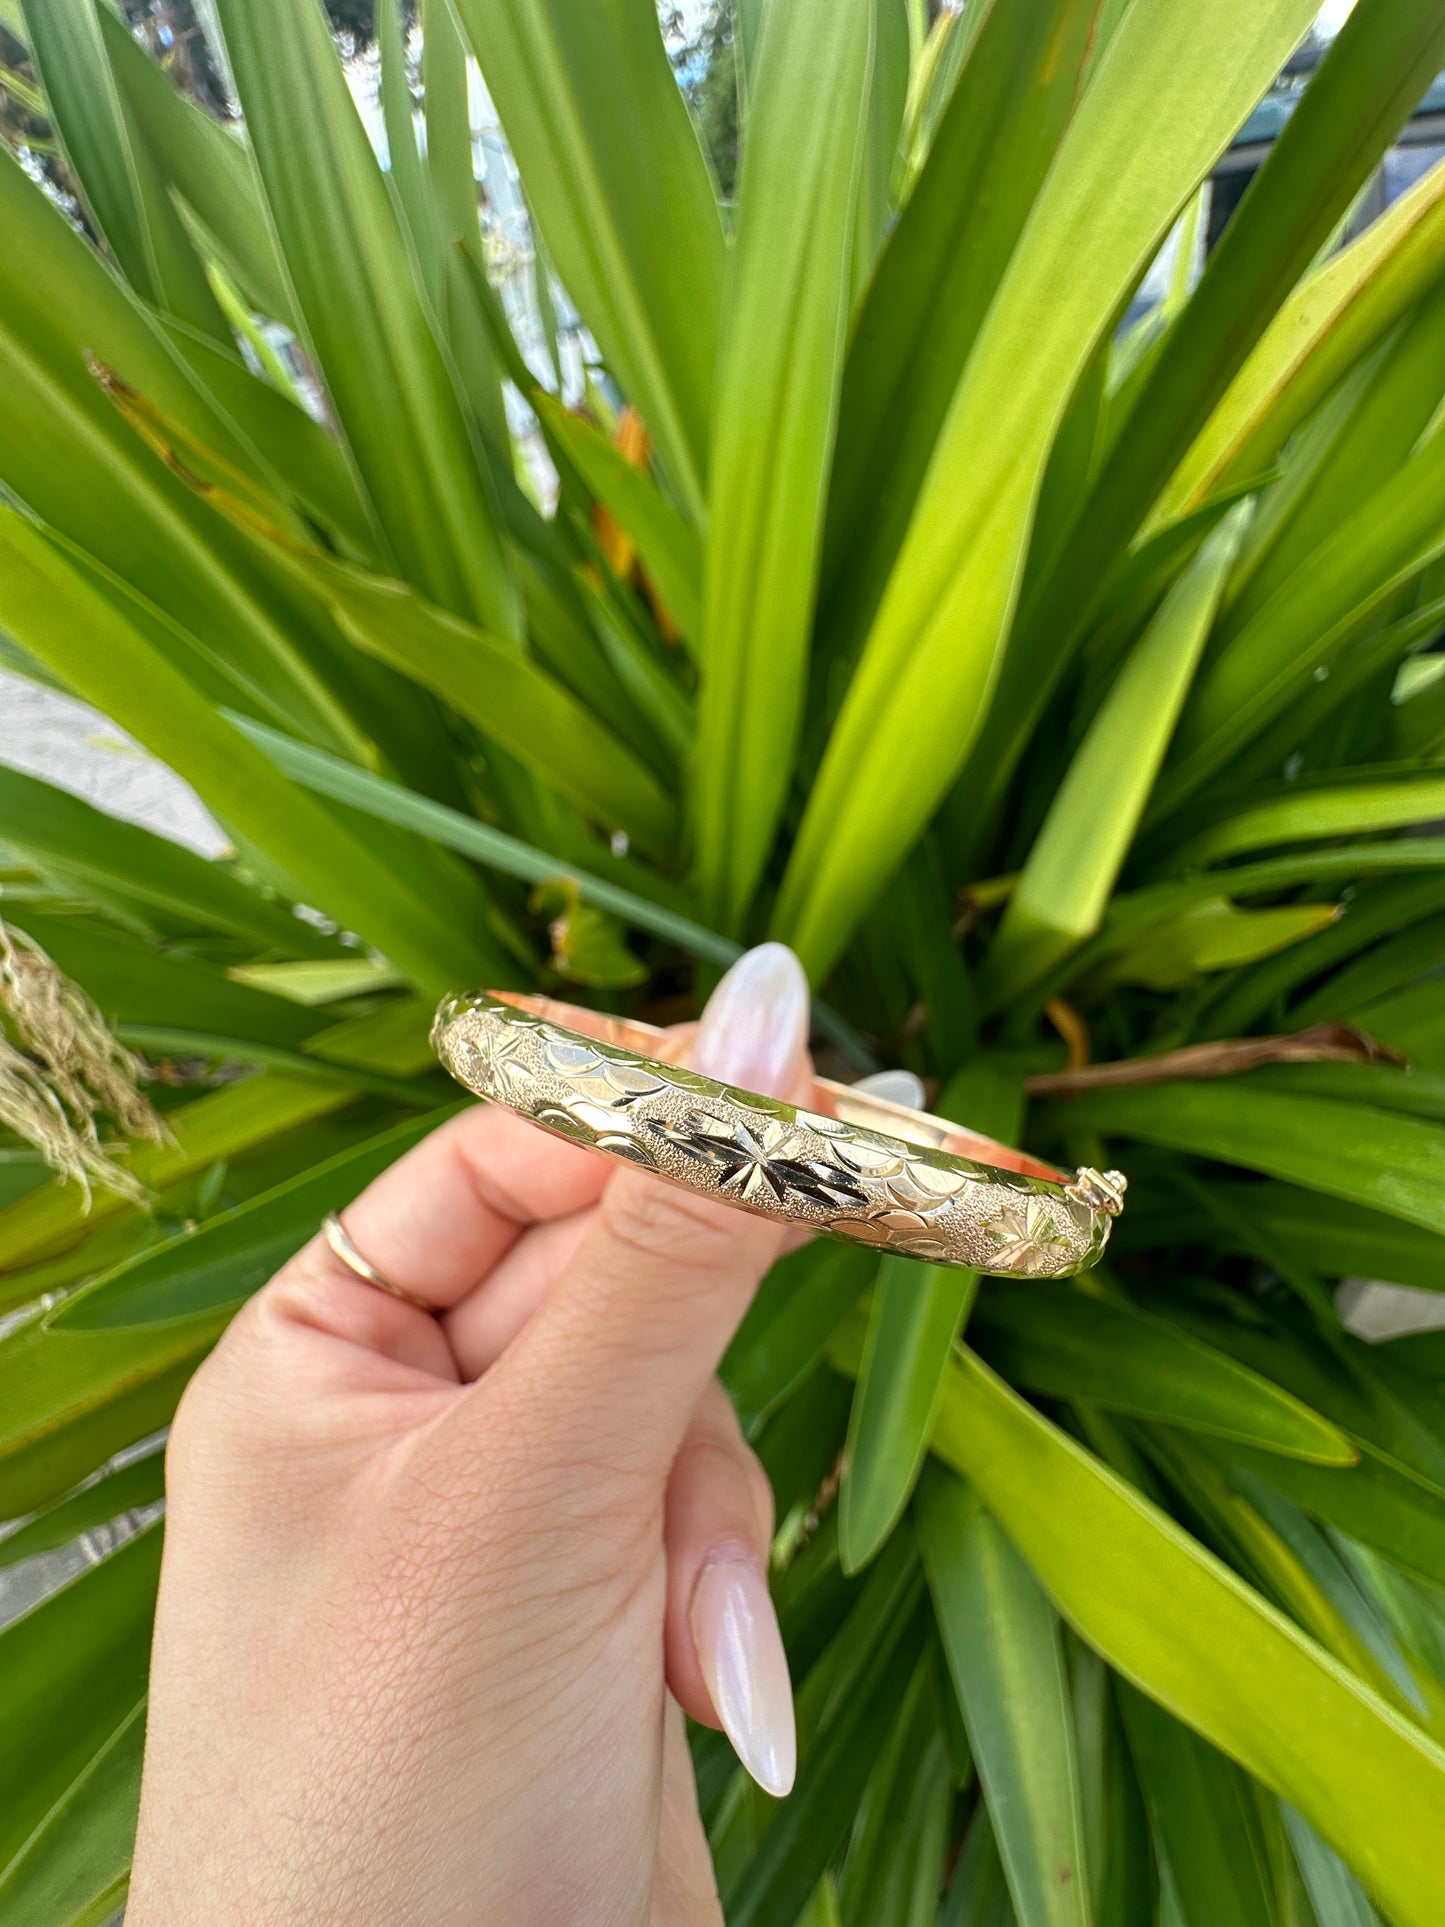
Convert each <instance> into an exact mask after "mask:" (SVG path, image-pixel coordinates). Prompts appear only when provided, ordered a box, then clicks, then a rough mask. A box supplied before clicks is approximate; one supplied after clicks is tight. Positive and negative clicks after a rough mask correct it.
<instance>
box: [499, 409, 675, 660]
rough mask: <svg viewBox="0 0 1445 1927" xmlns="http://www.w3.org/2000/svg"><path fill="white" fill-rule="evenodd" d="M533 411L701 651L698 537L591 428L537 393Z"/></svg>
mask: <svg viewBox="0 0 1445 1927" xmlns="http://www.w3.org/2000/svg"><path fill="white" fill-rule="evenodd" d="M532 405H533V407H534V408H535V409H536V410H537V413H538V415H539V416H540V417H541V419H542V420H543V421H544V422H545V423H546V425H547V427H548V428H549V429H550V430H551V432H552V434H553V435H554V436H555V437H556V438H557V440H558V441H559V442H560V443H561V445H562V447H563V448H564V449H565V450H566V451H567V454H568V455H569V456H570V457H571V459H572V461H573V462H574V463H575V464H576V466H577V472H578V474H579V475H580V476H581V477H582V479H583V481H585V482H586V484H587V486H588V488H589V489H591V491H592V493H593V494H594V495H595V496H596V497H597V500H598V501H599V502H600V503H601V504H602V506H603V507H604V508H605V509H606V510H607V512H608V514H609V515H610V516H611V517H612V519H613V520H614V521H615V522H616V523H617V525H618V527H619V528H621V529H623V530H625V532H626V533H627V534H628V535H630V536H631V538H632V540H633V541H634V542H635V543H636V544H637V553H638V555H639V556H640V557H641V558H642V566H643V567H644V568H645V569H646V571H647V573H648V575H649V576H650V577H651V578H652V581H653V584H654V585H655V587H656V589H657V592H658V594H659V595H660V596H661V597H662V600H663V602H664V604H665V605H666V607H667V611H668V613H669V615H671V616H672V618H673V620H674V621H675V622H676V624H677V626H678V628H679V630H680V631H681V632H682V635H683V637H684V638H685V640H686V641H687V642H688V643H689V644H690V645H691V646H692V647H693V649H694V650H696V649H697V647H698V644H699V642H700V639H701V636H702V587H701V585H702V546H701V544H700V543H699V541H698V537H697V533H696V531H695V530H694V529H692V528H691V527H690V526H689V525H688V523H687V522H686V520H685V519H684V518H683V517H682V516H681V515H680V514H679V513H678V511H677V510H676V509H675V508H674V507H673V505H672V503H671V502H669V501H668V499H667V497H666V496H665V495H664V494H663V493H662V491H661V490H660V489H659V488H658V487H657V485H656V483H655V482H653V481H652V480H650V479H649V477H648V476H647V475H646V474H645V473H644V472H643V471H642V470H641V469H638V468H634V467H633V465H632V463H631V462H629V461H628V459H627V457H626V456H625V455H624V454H623V453H622V452H621V450H620V449H617V448H614V447H613V445H612V443H611V442H609V441H608V439H607V437H606V436H605V435H602V434H600V433H599V432H598V431H597V429H595V428H594V427H593V426H592V424H591V423H590V422H588V421H586V420H584V419H583V417H582V416H580V415H576V414H574V413H572V411H571V410H570V409H567V408H563V407H562V405H561V404H560V402H557V401H555V400H554V399H553V398H552V397H551V396H550V395H546V394H541V393H535V392H534V393H533V395H532Z"/></svg>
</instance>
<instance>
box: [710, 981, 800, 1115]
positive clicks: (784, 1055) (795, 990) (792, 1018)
mask: <svg viewBox="0 0 1445 1927" xmlns="http://www.w3.org/2000/svg"><path fill="white" fill-rule="evenodd" d="M807 1043H808V980H807V978H806V977H805V976H804V975H803V966H802V965H801V964H800V963H799V962H798V960H797V958H796V957H795V956H794V955H793V953H792V951H791V950H789V948H788V946H787V945H786V944H785V943H761V944H759V945H758V947H757V949H756V950H749V951H746V952H744V954H743V955H742V956H741V957H739V958H738V960H737V962H736V963H735V964H734V965H733V966H732V968H731V969H730V970H729V971H728V973H727V975H726V976H725V977H724V978H723V980H722V982H721V983H720V984H719V985H718V987H717V989H716V990H715V991H714V992H713V994H712V995H711V997H709V998H708V1000H707V1008H706V1009H705V1010H704V1011H703V1013H702V1022H701V1023H700V1024H699V1025H698V1027H697V1036H696V1037H695V1038H694V1039H693V1045H692V1051H691V1059H692V1067H693V1069H694V1070H696V1071H701V1072H702V1073H703V1075H704V1076H705V1077H716V1078H720V1079H721V1080H722V1081H723V1082H724V1083H728V1084H741V1085H743V1086H744V1087H745V1088H746V1089H748V1090H752V1091H762V1092H764V1093H766V1094H767V1095H769V1096H773V1097H781V1096H783V1095H784V1093H785V1092H786V1091H787V1089H788V1086H789V1085H790V1084H791V1083H792V1080H793V1076H794V1074H795V1072H796V1070H797V1067H798V1061H799V1059H800V1058H801V1056H802V1054H803V1052H804V1050H805V1049H806V1048H807Z"/></svg>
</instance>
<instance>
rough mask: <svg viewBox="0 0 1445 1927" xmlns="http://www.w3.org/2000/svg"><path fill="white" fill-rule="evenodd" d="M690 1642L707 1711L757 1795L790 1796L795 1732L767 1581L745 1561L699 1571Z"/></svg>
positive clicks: (795, 1756) (728, 1561)
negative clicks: (753, 1782) (707, 1696)
mask: <svg viewBox="0 0 1445 1927" xmlns="http://www.w3.org/2000/svg"><path fill="white" fill-rule="evenodd" d="M692 1637H693V1644H694V1646H695V1647H696V1649H697V1663H698V1665H699V1667H700V1668H701V1669H702V1676H703V1678H704V1679H705V1680H706V1681H707V1690H708V1692H709V1693H710V1694H711V1695H712V1704H713V1711H714V1712H715V1713H716V1714H717V1716H718V1718H719V1720H721V1722H722V1728H723V1731H724V1732H725V1733H726V1734H727V1736H728V1738H729V1739H730V1740H731V1741H732V1743H733V1750H734V1752H735V1753H736V1754H737V1756H738V1758H739V1759H740V1760H741V1761H742V1763H743V1765H744V1766H745V1767H746V1768H747V1770H748V1772H749V1773H751V1774H752V1776H753V1778H754V1779H755V1780H756V1781H757V1783H758V1785H759V1786H760V1787H761V1788H762V1789H763V1791H764V1793H771V1794H773V1795H774V1796H775V1797H776V1798H781V1797H782V1795H783V1794H785V1793H789V1792H791V1791H792V1785H793V1776H794V1774H795V1773H796V1771H797V1764H798V1738H797V1727H796V1723H795V1721H794V1718H793V1685H792V1681H791V1680H790V1679H789V1678H788V1658H787V1654H786V1653H785V1652H784V1651H783V1636H782V1633H781V1632H780V1631H779V1630H778V1616H777V1614H776V1613H775V1612H774V1610H773V1602H772V1598H771V1596H770V1594H769V1592H768V1582H767V1580H766V1579H764V1577H763V1575H762V1574H761V1573H760V1572H759V1571H758V1569H757V1567H756V1566H755V1565H753V1564H752V1563H751V1561H750V1560H746V1559H739V1558H727V1559H719V1560H717V1561H716V1562H714V1563H713V1564H710V1565H706V1566H704V1567H703V1569H702V1571H701V1573H699V1575H698V1580H697V1584H696V1586H695V1587H694V1588H693V1595H692Z"/></svg>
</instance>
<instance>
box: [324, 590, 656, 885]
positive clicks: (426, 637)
mask: <svg viewBox="0 0 1445 1927" xmlns="http://www.w3.org/2000/svg"><path fill="white" fill-rule="evenodd" d="M313 570H314V573H315V575H316V576H317V578H318V582H319V584H320V586H322V588H323V592H324V593H326V594H327V595H329V596H331V597H332V598H334V606H335V612H336V617H337V620H338V622H339V623H340V624H341V627H342V628H343V629H344V630H345V632H346V634H347V635H348V636H349V637H350V638H351V640H352V641H353V642H354V643H355V644H356V645H357V647H358V648H359V649H364V650H365V651H366V652H367V653H368V654H369V655H374V656H376V657H378V658H379V659H380V660H381V661H382V662H386V663H390V664H391V666H392V667H393V668H394V669H400V670H401V671H402V673H403V674H404V675H407V676H411V677H413V678H414V679H415V680H416V681H418V682H420V683H422V684H423V685H424V686H425V687H427V688H429V689H432V690H435V691H436V692H437V694H439V695H441V696H444V697H445V698H446V699H447V700H448V701H449V702H451V703H452V704H453V705H454V706H455V707H456V708H457V709H459V710H460V711H461V712H462V714H463V715H465V716H469V717H470V718H471V719H472V721H473V722H475V723H476V725H477V727H478V728H479V729H481V730H483V731H485V733H486V734H487V735H488V736H489V737H490V738H491V739H492V740H493V741H494V742H497V743H499V744H500V745H501V746H502V747H503V748H504V749H506V750H507V751H508V752H509V754H511V755H513V756H516V757H517V759H518V760H519V761H520V762H521V763H522V764H523V765H524V766H525V767H526V768H528V769H530V770H531V771H532V772H533V773H534V774H535V775H536V776H538V777H539V778H540V779H541V780H542V781H543V782H545V783H548V784H551V785H552V786H553V787H555V788H556V789H558V790H560V791H561V792H562V793H563V794H564V795H566V796H568V797H569V798H570V800H571V801H573V802H575V803H576V804H577V805H578V807H579V808H580V809H583V810H586V811H588V812H589V814H591V815H593V816H595V817H598V818H600V819H601V821H602V822H603V824H604V825H605V826H606V827H607V828H608V829H609V830H611V829H612V828H614V827H621V828H624V829H626V830H627V831H628V832H629V834H630V835H631V836H633V837H634V838H635V839H636V840H637V841H638V842H639V843H640V844H641V845H642V846H643V848H645V849H649V850H651V851H653V852H654V853H658V852H665V851H666V850H667V849H668V848H669V847H670V845H671V843H672V840H673V837H674V836H675V834H676V827H675V812H674V808H673V805H672V803H671V801H670V799H669V798H668V797H667V796H666V795H665V793H664V792H663V790H662V788H661V787H660V785H659V784H658V783H657V782H656V780H655V779H654V777H653V776H652V774H651V772H650V771H648V770H647V769H645V768H644V767H643V766H642V765H641V764H640V763H639V762H637V761H636V759H635V758H634V757H633V756H632V755H631V754H630V753H629V752H628V751H627V750H626V749H624V748H623V746H622V745H621V744H620V743H619V742H617V740H616V739H615V738H614V737H612V736H611V735H609V733H608V732H607V731H606V730H605V729H604V728H603V727H602V726H601V725H600V724H598V723H597V722H596V721H595V720H594V719H593V717H591V716H590V715H589V714H588V713H587V711H586V710H585V709H584V708H583V707H582V706H581V704H579V703H578V702H576V701H575V700H574V699H573V697H572V696H570V695H569V694H568V692H567V691H566V690H565V689H564V688H563V687H562V686H561V684H560V683H557V682H554V681H553V680H552V678H551V677H550V676H549V675H548V674H547V673H546V671H545V670H543V669H540V668H538V667H537V665H536V664H535V663H534V662H531V661H529V660H528V659H527V658H526V657H525V656H521V655H519V654H518V653H517V651H516V650H515V649H513V648H512V647H511V646H510V644H508V643H506V642H501V641H498V640H497V639H496V637H494V636H492V635H490V634H488V633H487V632H485V631H483V630H481V629H477V628H473V627H472V626H471V624H469V623H465V622H461V621H459V620H458V619H457V618H456V617H455V616H452V615H449V614H448V613H447V612H446V611H445V610H444V609H440V608H437V607H436V606H435V605H434V604H433V603H430V602H427V601H426V600H424V599H423V598H422V597H421V596H419V595H417V594H416V593H415V591H413V590H411V589H409V588H407V587H406V586H405V585H404V584H402V583H399V582H386V581H382V580H380V579H378V578H376V577H373V576H363V575H361V574H359V573H358V572H357V571H355V570H351V569H346V568H343V567H342V566H341V565H339V564H335V563H329V564H328V563H323V562H321V561H320V560H319V559H318V561H317V562H316V563H315V564H314V565H313Z"/></svg>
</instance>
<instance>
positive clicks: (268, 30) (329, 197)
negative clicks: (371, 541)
mask: <svg viewBox="0 0 1445 1927" xmlns="http://www.w3.org/2000/svg"><path fill="white" fill-rule="evenodd" d="M218 12H219V15H220V20H221V25H222V28H223V31H224V33H225V39H226V51H227V53H228V54H229V56H230V61H231V67H232V71H233V73H234V75H235V80H236V87H237V90H238V92H239V94H240V97H241V104H242V107H243V109H244V111H245V116H246V126H247V130H248V132H249V134H250V138H251V143H252V146H253V148H254V150H255V155H256V165H257V170H258V173H259V176H260V180H261V184H262V188H263V191H264V195H265V201H266V207H267V210H268V213H269V216H270V220H271V223H272V226H273V228H274V230H275V232H276V235H277V239H278V243H279V245H280V248H281V251H282V253H283V255H284V257H285V260H286V267H287V273H288V275H289V277H290V281H291V285H292V288H293V290H294V292H295V299H296V307H297V310H298V313H299V316H300V319H301V321H302V323H303V325H304V329H305V334H306V338H307V340H308V342H309V344H310V348H311V351H312V353H313V355H314V356H315V359H316V363H317V366H318V367H319V368H320V370H321V372H322V374H323V375H324V377H325V381H326V386H327V391H328V394H329V396H330V399H331V403H332V406H333V408H334V409H335V412H336V416H337V418H338V420H339V422H340V424H341V428H342V431H343V433H344V434H345V437H346V441H347V444H348V446H349V448H350V451H351V454H352V457H353V459H354V461H355V464H356V467H357V470H358V471H359V473H360V475H361V477H362V479H363V481H364V483H365V486H366V490H367V495H368V497H369V500H370V502H371V505H372V507H373V509H374V511H375V514H376V517H377V521H378V523H379V524H380V526H381V528H382V529H383V530H384V531H385V534H386V539H387V542H388V544H389V546H390V548H391V550H392V552H393V554H394V556H395V558H396V562H397V565H398V567H399V568H400V569H401V571H402V572H403V573H404V575H405V576H406V578H407V579H408V580H409V581H411V582H412V583H414V584H415V585H416V587H418V588H419V589H421V590H422V591H423V592H424V593H425V594H426V595H427V596H429V597H430V599H431V600H432V601H433V602H435V603H437V604H439V605H440V606H441V607H443V608H447V609H450V610H451V611H452V612H453V613H454V614H456V615H462V616H469V617H473V618H475V619H476V620H478V621H480V622H482V623H484V624H485V625H486V626H487V627H488V628H489V629H490V630H492V631H493V632H494V633H495V634H497V635H499V636H503V637H506V638H509V639H511V640H515V639H516V638H517V636H518V634H519V631H520V627H521V605H520V598H519V596H518V593H517V589H516V585H515V583H514V581H513V579H512V574H511V570H510V567H509V566H508V563H507V560H506V556H505V554H504V552H503V547H502V543H501V537H500V534H499V530H498V521H497V514H496V509H495V506H494V503H493V501H492V500H491V498H490V496H489V493H488V489H487V484H486V478H485V475H484V473H483V471H482V470H481V468H480V467H479V465H478V457H477V451H476V449H475V447H474V445H473V443H472V440H471V437H470V434H469V432H468V429H467V424H466V419H465V416H464V414H463V411H462V406H461V402H460V400H459V398H458V395H457V391H456V388H455V386H454V384H453V381H452V378H451V375H450V372H449V370H448V366H447V363H446V361H445V359H444V357H443V355H442V352H441V349H440V348H439V346H438V344H437V341H436V337H435V335H434V334H433V332H432V328H431V325H430V323H429V320H428V317H427V313H426V310H425V306H424V303H423V300H422V297H421V294H420V292H419V291H418V289H417V287H416V285H415V283H414V281H413V279H412V276H411V272H410V268H409V266H408V261H407V255H406V250H405V246H404V244H403V241H402V235H401V227H400V222H399V217H398V214H397V211H396V208H395V206H394V205H393V203H392V201H391V198H390V196H389V195H388V193H387V191H386V183H385V181H384V180H383V178H382V174H381V169H380V167H379V165H378V163H377V160H376V157H375V155H374V154H373V152H372V149H371V144H370V142H369V141H368V139H367V137H366V131H365V129H364V128H363V126H362V124H361V121H360V118H359V117H358V115H357V113H356V109H355V107H354V105H353V103H352V100H351V97H350V95H349V93H348V91H347V87H346V79H345V76H344V74H343V72H342V69H341V63H340V61H339V59H338V57H337V54H336V50H335V48H334V47H333V46H332V44H331V37H330V33H329V31H328V29H327V23H326V18H325V15H324V14H323V12H322V10H321V8H320V6H319V5H316V4H313V0H306V4H303V5H299V6H293V5H288V4H286V0H245V4H240V0H218Z"/></svg>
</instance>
